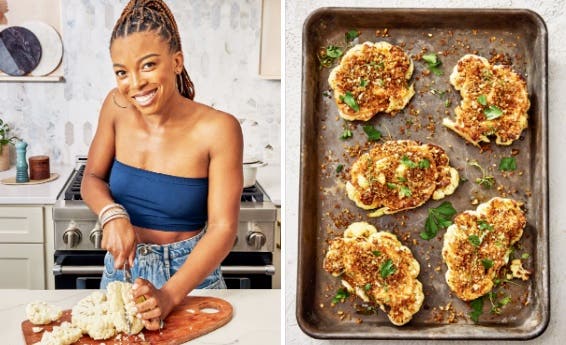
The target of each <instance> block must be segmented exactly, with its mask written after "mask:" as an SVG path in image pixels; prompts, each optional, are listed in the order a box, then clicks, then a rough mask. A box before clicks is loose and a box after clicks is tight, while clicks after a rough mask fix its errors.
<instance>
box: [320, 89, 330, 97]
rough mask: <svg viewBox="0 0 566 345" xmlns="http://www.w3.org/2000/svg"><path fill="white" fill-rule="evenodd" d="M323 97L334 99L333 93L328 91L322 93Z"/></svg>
mask: <svg viewBox="0 0 566 345" xmlns="http://www.w3.org/2000/svg"><path fill="white" fill-rule="evenodd" d="M322 95H323V96H324V97H328V98H332V93H331V92H330V91H328V90H324V91H322Z"/></svg>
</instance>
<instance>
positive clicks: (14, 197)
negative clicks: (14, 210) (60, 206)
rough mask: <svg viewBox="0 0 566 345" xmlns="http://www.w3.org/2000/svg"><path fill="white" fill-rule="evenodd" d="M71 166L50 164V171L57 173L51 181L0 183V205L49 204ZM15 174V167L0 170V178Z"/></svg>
mask: <svg viewBox="0 0 566 345" xmlns="http://www.w3.org/2000/svg"><path fill="white" fill-rule="evenodd" d="M73 168H74V167H73V166H71V165H61V166H57V165H55V166H51V172H52V173H57V174H59V177H58V178H57V179H55V180H53V181H50V182H45V183H41V184H32V185H25V184H22V185H5V184H0V205H14V204H17V205H51V204H54V203H55V201H56V200H57V196H58V195H59V192H60V191H61V189H63V186H64V185H65V183H66V182H67V179H68V178H69V176H71V173H72V172H73ZM14 176H16V167H15V166H13V167H12V168H11V169H9V170H6V171H1V172H0V180H3V179H5V178H9V177H14Z"/></svg>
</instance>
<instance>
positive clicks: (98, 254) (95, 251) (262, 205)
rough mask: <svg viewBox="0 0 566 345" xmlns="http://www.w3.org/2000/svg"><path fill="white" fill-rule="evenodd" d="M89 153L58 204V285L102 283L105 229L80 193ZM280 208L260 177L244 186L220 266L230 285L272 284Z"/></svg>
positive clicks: (71, 286)
mask: <svg viewBox="0 0 566 345" xmlns="http://www.w3.org/2000/svg"><path fill="white" fill-rule="evenodd" d="M85 164H86V158H84V157H81V158H78V159H77V167H76V169H75V171H74V172H73V174H72V175H71V177H70V178H69V181H67V183H66V185H65V187H64V188H63V190H62V192H61V195H60V196H59V198H58V200H57V202H56V205H55V207H54V208H53V220H54V222H55V230H54V233H55V240H54V243H55V248H54V249H55V253H54V257H53V261H54V265H53V275H54V280H55V289H84V288H88V289H97V288H98V287H99V285H100V277H101V275H102V272H103V269H104V255H105V251H104V250H103V249H101V247H100V243H101V240H102V230H101V228H100V224H99V223H98V221H97V217H96V215H95V214H94V213H92V212H91V211H90V209H89V208H88V207H87V206H86V204H85V203H84V202H83V201H82V199H81V196H80V183H81V180H82V174H83V171H84V167H85ZM276 217H277V210H276V208H275V205H274V204H273V203H272V202H271V201H270V200H269V197H268V195H267V194H266V193H265V191H264V190H263V188H262V187H261V185H260V184H259V183H256V184H255V185H254V186H252V187H250V188H244V190H243V191H242V198H241V204H240V219H239V224H238V234H237V238H236V241H235V243H234V246H233V248H232V250H231V252H230V253H229V254H228V256H227V257H226V259H225V260H224V261H223V262H222V265H221V269H222V273H223V276H224V279H225V280H226V284H227V285H228V288H230V289H270V288H272V278H273V275H274V274H275V267H274V266H273V251H274V248H275V238H274V236H275V226H276Z"/></svg>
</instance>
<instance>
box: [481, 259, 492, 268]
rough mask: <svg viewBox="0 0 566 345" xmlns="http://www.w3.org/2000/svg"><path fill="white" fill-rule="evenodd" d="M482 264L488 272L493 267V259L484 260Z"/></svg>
mask: <svg viewBox="0 0 566 345" xmlns="http://www.w3.org/2000/svg"><path fill="white" fill-rule="evenodd" d="M481 264H482V265H483V267H484V268H485V269H486V270H488V269H490V268H492V267H493V260H491V259H482V261H481Z"/></svg>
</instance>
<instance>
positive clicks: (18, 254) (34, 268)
mask: <svg viewBox="0 0 566 345" xmlns="http://www.w3.org/2000/svg"><path fill="white" fill-rule="evenodd" d="M44 269H45V268H44V260H43V244H41V243H31V244H0V289H45V274H44Z"/></svg>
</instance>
